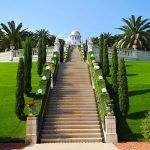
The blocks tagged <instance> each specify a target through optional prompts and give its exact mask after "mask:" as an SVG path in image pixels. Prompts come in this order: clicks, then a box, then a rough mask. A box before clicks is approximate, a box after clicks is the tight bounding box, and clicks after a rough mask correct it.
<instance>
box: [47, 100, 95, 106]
mask: <svg viewBox="0 0 150 150" xmlns="http://www.w3.org/2000/svg"><path fill="white" fill-rule="evenodd" d="M83 104H85V105H86V104H89V105H95V106H96V104H95V101H88V102H87V101H82V102H76V101H71V102H68V101H50V102H49V103H48V106H54V107H55V106H56V105H57V106H58V105H68V107H71V106H72V105H76V107H79V105H83ZM87 107H89V106H87Z"/></svg>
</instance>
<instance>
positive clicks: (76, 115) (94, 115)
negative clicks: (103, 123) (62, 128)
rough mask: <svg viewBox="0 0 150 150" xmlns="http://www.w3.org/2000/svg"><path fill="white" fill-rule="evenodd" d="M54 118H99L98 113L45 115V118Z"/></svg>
mask: <svg viewBox="0 0 150 150" xmlns="http://www.w3.org/2000/svg"><path fill="white" fill-rule="evenodd" d="M54 117H58V118H70V117H73V118H74V117H99V114H98V113H95V114H62V113H60V114H57V113H56V114H49V113H48V114H47V112H46V114H45V118H54Z"/></svg>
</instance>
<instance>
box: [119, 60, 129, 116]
mask: <svg viewBox="0 0 150 150" xmlns="http://www.w3.org/2000/svg"><path fill="white" fill-rule="evenodd" d="M118 70H119V71H118V95H119V109H120V112H121V115H122V116H126V115H127V113H128V110H129V97H128V81H127V77H126V67H125V61H124V58H121V59H120V62H119V69H118Z"/></svg>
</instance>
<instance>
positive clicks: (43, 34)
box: [35, 29, 50, 45]
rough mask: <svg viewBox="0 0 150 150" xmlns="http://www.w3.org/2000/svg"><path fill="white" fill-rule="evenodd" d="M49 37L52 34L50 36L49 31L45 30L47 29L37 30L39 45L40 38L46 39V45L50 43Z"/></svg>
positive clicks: (36, 36)
mask: <svg viewBox="0 0 150 150" xmlns="http://www.w3.org/2000/svg"><path fill="white" fill-rule="evenodd" d="M49 37H50V34H49V31H48V30H45V29H41V30H37V31H36V35H35V38H36V40H37V45H38V42H39V39H40V38H45V39H46V43H48V39H49Z"/></svg>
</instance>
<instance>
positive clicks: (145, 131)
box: [141, 112, 150, 141]
mask: <svg viewBox="0 0 150 150" xmlns="http://www.w3.org/2000/svg"><path fill="white" fill-rule="evenodd" d="M141 129H142V135H143V136H144V139H145V140H146V141H150V112H148V113H147V114H146V118H144V119H143V120H142V125H141Z"/></svg>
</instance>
